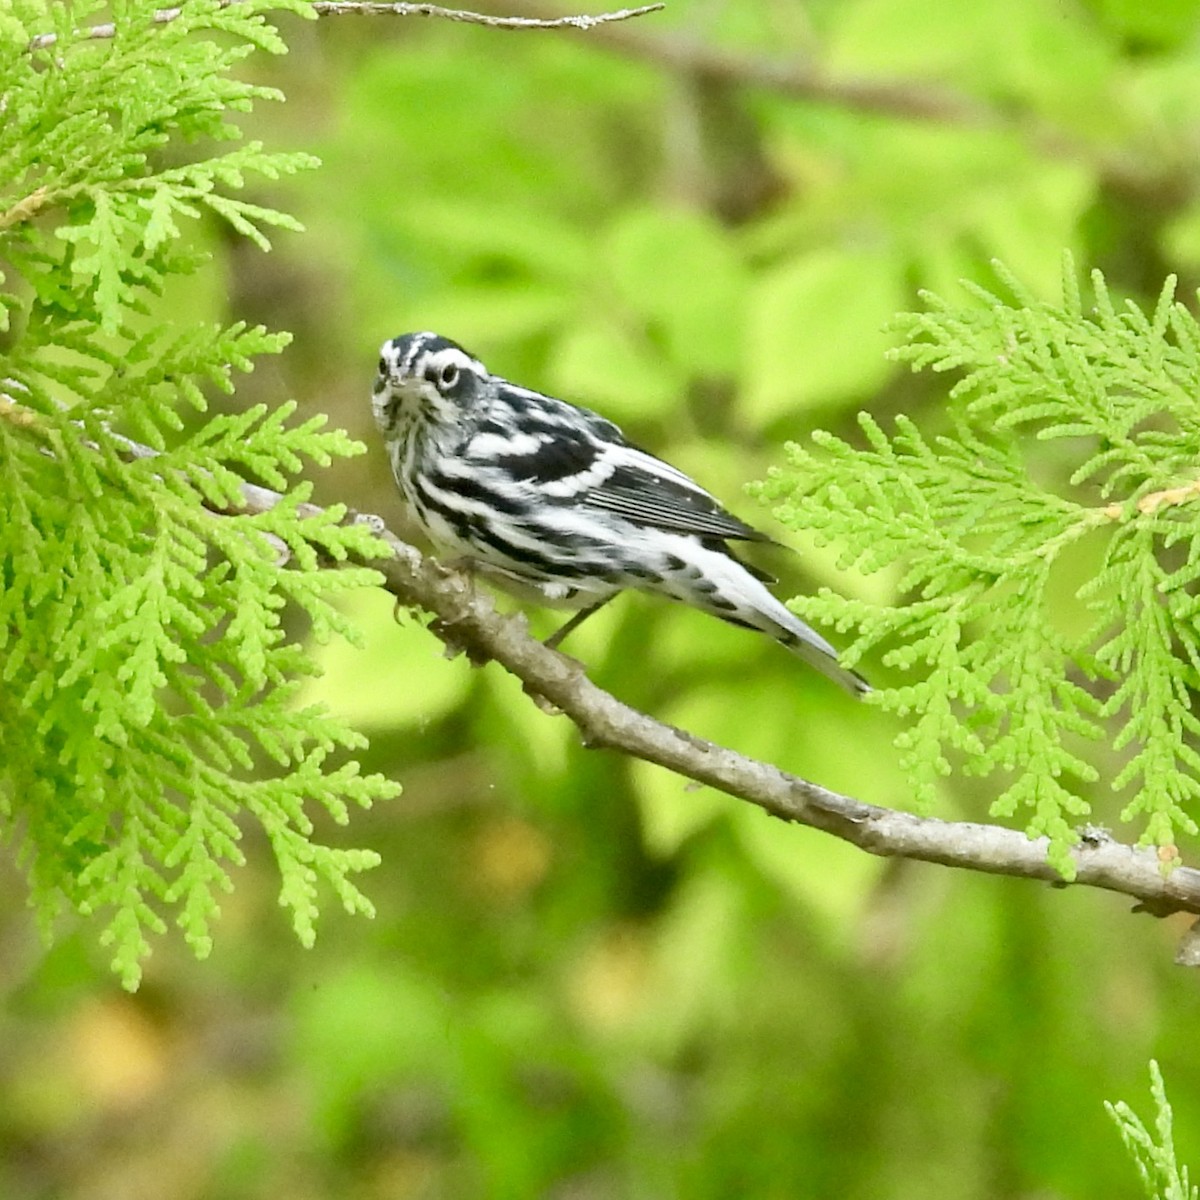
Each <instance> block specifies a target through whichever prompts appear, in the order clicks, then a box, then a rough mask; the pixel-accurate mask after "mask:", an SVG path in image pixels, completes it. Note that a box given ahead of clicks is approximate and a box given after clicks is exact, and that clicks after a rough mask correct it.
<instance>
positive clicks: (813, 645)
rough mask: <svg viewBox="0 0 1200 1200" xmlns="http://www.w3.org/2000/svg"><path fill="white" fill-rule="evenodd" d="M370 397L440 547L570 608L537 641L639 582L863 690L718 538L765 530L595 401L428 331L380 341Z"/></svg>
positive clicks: (442, 553)
mask: <svg viewBox="0 0 1200 1200" xmlns="http://www.w3.org/2000/svg"><path fill="white" fill-rule="evenodd" d="M371 407H372V412H373V415H374V418H375V422H376V424H377V426H378V428H379V430H380V432H381V433H382V435H383V439H384V442H385V445H386V448H387V452H388V458H389V461H390V464H391V468H392V474H393V476H394V477H395V480H396V484H397V486H398V487H399V489H400V493H401V496H402V498H403V500H404V502H405V505H406V507H407V509H408V512H409V515H410V516H411V518H412V519H413V521H414V522H415V524H416V526H417V527H418V528H419V529H420V530H421V532H422V533H423V534H424V535H425V536H426V537H427V538H428V540H429V542H430V543H431V545H432V546H433V547H434V550H435V552H436V554H437V555H438V556H439V557H441V558H443V559H448V560H450V561H451V562H453V563H454V564H456V565H460V566H464V567H466V568H468V569H470V570H472V571H473V572H475V573H478V574H479V575H480V576H481V577H482V578H484V579H486V580H487V581H489V582H490V583H492V584H494V585H495V586H497V587H499V588H501V589H502V590H504V591H507V592H509V593H511V594H515V595H516V596H517V597H518V598H520V599H523V600H532V601H535V602H537V603H540V604H543V605H548V606H552V607H561V608H573V609H577V610H578V611H577V612H576V613H575V615H574V616H573V617H572V618H571V619H570V620H568V621H567V622H566V624H565V625H563V626H562V628H560V629H559V630H558V631H557V632H556V633H555V634H554V635H553V636H552V637H550V638H549V639H548V640H547V643H546V644H547V645H549V646H552V647H557V646H558V645H559V643H560V642H561V641H562V640H563V639H564V638H565V637H566V636H567V634H568V633H570V632H572V631H573V630H574V629H576V628H578V626H579V625H580V623H581V622H582V621H583V620H585V619H586V618H587V617H588V616H590V615H591V614H592V613H594V612H595V611H596V610H597V609H599V608H600V607H601V606H603V605H604V604H606V603H607V602H608V601H609V600H611V599H612V598H613V597H614V596H616V595H617V594H618V593H620V592H622V591H625V590H637V591H641V592H646V593H650V594H652V595H656V596H664V597H668V598H670V599H673V600H678V601H681V602H682V603H684V604H688V605H691V606H692V607H693V608H697V609H700V610H701V611H702V612H705V613H709V614H711V615H712V616H714V617H719V618H720V619H721V620H723V621H728V622H730V623H731V624H734V625H740V626H743V627H745V628H748V629H752V630H757V631H759V632H761V633H765V634H767V635H768V636H769V637H772V638H774V639H775V640H776V641H777V642H779V643H780V644H781V645H783V646H784V647H786V648H787V649H788V650H790V651H792V652H793V653H795V654H797V655H798V656H799V657H800V658H802V659H804V660H805V661H806V662H808V663H809V664H811V665H812V666H814V667H816V668H817V670H819V671H821V672H822V673H823V674H825V675H827V676H829V677H830V678H831V679H833V680H835V681H836V682H837V683H839V684H841V685H842V686H843V687H844V688H846V689H847V690H849V691H850V692H853V693H856V694H860V695H861V694H863V693H866V692H869V691H870V690H871V688H870V685H869V684H868V683H867V682H866V680H865V679H863V678H862V676H861V675H859V674H858V673H857V672H855V671H852V670H849V669H848V668H846V667H843V666H841V665H840V664H839V663H838V660H837V652H836V651H835V650H834V648H833V647H832V646H831V645H830V644H829V642H827V641H826V640H825V639H824V638H823V637H822V636H821V635H820V634H819V633H817V632H816V631H815V630H814V629H811V628H810V627H809V626H808V625H806V624H805V623H804V622H803V621H802V620H800V618H799V617H797V616H795V615H794V614H793V613H792V612H791V611H790V610H789V609H787V608H786V607H785V606H784V605H783V604H782V603H781V601H780V600H778V599H777V598H776V597H775V596H774V595H772V593H771V592H770V591H769V590H768V589H767V586H766V585H767V584H768V583H770V582H774V581H773V580H772V579H771V577H770V576H769V575H766V574H764V573H763V572H762V571H760V570H758V569H757V568H756V567H754V566H751V565H750V564H748V563H746V562H743V561H742V559H741V558H740V557H739V556H738V554H737V553H735V552H734V550H733V549H732V547H731V546H730V544H729V543H730V542H748V543H753V542H762V543H771V542H772V540H773V539H771V538H770V537H768V536H767V535H766V534H764V533H761V532H760V531H759V530H757V529H755V528H753V527H752V526H750V525H747V524H746V523H745V522H744V521H742V520H740V519H739V518H738V517H735V516H734V515H733V514H732V513H730V512H728V511H727V510H726V509H725V508H724V507H723V506H722V505H721V504H720V503H719V502H718V501H717V500H716V499H715V498H714V497H713V496H712V495H711V494H710V493H709V492H707V491H705V489H704V488H703V487H701V486H700V484H698V483H697V482H696V481H695V480H693V479H692V478H690V477H689V476H688V475H686V474H685V473H684V472H683V471H680V470H679V469H678V468H676V467H673V466H671V465H670V464H669V463H667V462H664V461H663V460H662V459H660V458H657V457H656V456H655V455H653V454H650V453H648V452H647V451H645V450H642V449H640V448H639V447H637V446H636V445H634V444H633V443H632V442H630V441H629V440H628V439H627V438H626V437H625V435H624V434H623V433H622V432H621V430H620V428H619V427H618V426H617V425H615V424H614V423H613V422H612V421H609V420H607V419H606V418H604V417H602V416H601V415H600V414H598V413H595V412H592V411H591V410H590V409H587V408H583V407H580V406H577V405H575V404H571V403H568V402H567V401H565V400H560V399H557V398H556V397H554V396H549V395H546V394H544V393H542V392H538V391H534V390H533V389H532V388H527V387H521V386H519V385H518V384H515V383H511V382H509V381H508V380H507V379H504V378H502V377H501V376H499V375H493V374H492V373H491V372H490V371H489V370H488V368H487V367H486V366H484V364H483V363H482V362H481V361H480V360H479V359H478V358H477V357H476V356H475V355H473V354H471V353H470V352H469V351H467V350H465V349H464V348H463V347H462V346H461V345H459V344H458V343H457V342H455V341H452V340H451V339H450V338H447V337H443V336H441V335H440V334H437V333H431V332H421V333H405V334H400V335H399V336H398V337H393V338H391V339H389V340H388V341H386V342H384V343H383V346H382V347H381V349H380V356H379V366H378V372H377V374H376V377H375V382H374V387H373V389H372V398H371Z"/></svg>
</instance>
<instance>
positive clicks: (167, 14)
mask: <svg viewBox="0 0 1200 1200" xmlns="http://www.w3.org/2000/svg"><path fill="white" fill-rule="evenodd" d="M240 2H241V0H220V7H221V8H228V7H229V6H230V5H231V4H238V3H240ZM665 7H666V5H665V4H661V3H658V4H643V5H642V6H641V7H640V8H623V9H621V10H620V11H619V12H605V13H597V14H596V15H595V16H589V15H587V14H586V13H585V14H582V15H580V16H574V17H493V16H489V15H488V14H487V13H477V12H467V11H465V10H463V9H458V8H442V7H441V5H438V4H375V3H338V2H336V0H314V3H313V9H314V10H315V11H316V12H317V14H318V15H320V16H322V17H337V16H370V17H379V16H391V17H440V18H441V19H442V20H444V21H461V22H463V23H465V24H468V25H486V26H488V27H489V28H491V29H568V28H570V29H592V28H594V27H595V26H597V25H607V24H610V23H611V22H613V21H628V20H631V19H632V18H633V17H642V16H645V15H646V13H652V12H659V11H661V10H662V9H663V8H665ZM182 12H183V6H182V5H177V6H176V7H174V8H160V9H157V10H155V12H154V15H153V16H152V17H151V19H150V23H151V24H152V25H167V24H169V23H170V22H171V21H174V20H177V19H178V17H179V16H180V14H181V13H182ZM116 32H117V27H116V25H114V24H113V23H112V22H111V21H108V22H105V23H104V24H103V25H90V26H88V28H86V29H79V30H76V31H75V36H76V37H78V38H79V39H80V40H81V41H88V40H91V41H95V40H99V39H104V38H111V37H114V36H115V35H116ZM57 42H58V34H57V33H39V34H38V35H37V36H36V37H34V38H31V39H30V42H29V46H28V49H30V50H46V49H48V48H49V47H50V46H53V45H55V44H56V43H57Z"/></svg>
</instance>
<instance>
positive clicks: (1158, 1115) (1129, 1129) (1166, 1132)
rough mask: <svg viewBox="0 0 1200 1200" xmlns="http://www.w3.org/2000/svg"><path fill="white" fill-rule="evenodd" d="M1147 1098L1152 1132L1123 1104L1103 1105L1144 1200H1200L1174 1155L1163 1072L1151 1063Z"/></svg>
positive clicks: (1199, 1190)
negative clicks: (1151, 1106) (1150, 1105)
mask: <svg viewBox="0 0 1200 1200" xmlns="http://www.w3.org/2000/svg"><path fill="white" fill-rule="evenodd" d="M1150 1098H1151V1099H1152V1100H1153V1102H1154V1132H1153V1133H1152V1132H1151V1131H1150V1130H1149V1129H1147V1128H1146V1124H1145V1122H1144V1121H1143V1120H1142V1119H1141V1117H1139V1116H1138V1115H1137V1113H1135V1112H1134V1111H1133V1109H1132V1108H1130V1107H1129V1105H1128V1104H1126V1103H1125V1101H1124V1100H1118V1101H1117V1103H1116V1104H1110V1103H1109V1102H1108V1101H1107V1100H1106V1101H1105V1102H1104V1107H1105V1110H1106V1111H1107V1112H1108V1115H1109V1116H1110V1117H1112V1119H1113V1122H1114V1123H1115V1125H1116V1126H1117V1130H1118V1131H1119V1133H1120V1135H1121V1141H1122V1143H1123V1144H1124V1146H1125V1149H1126V1151H1127V1152H1128V1154H1129V1157H1130V1158H1131V1159H1133V1162H1134V1165H1135V1166H1136V1167H1137V1172H1138V1178H1139V1179H1140V1180H1141V1182H1142V1189H1143V1191H1144V1192H1145V1194H1146V1200H1200V1188H1196V1187H1194V1186H1192V1183H1191V1181H1190V1180H1189V1178H1188V1169H1187V1167H1186V1166H1180V1164H1179V1159H1178V1157H1177V1156H1176V1153H1175V1133H1174V1124H1175V1114H1174V1113H1173V1112H1172V1111H1171V1105H1170V1102H1169V1101H1168V1100H1167V1089H1166V1087H1165V1085H1164V1084H1163V1077H1162V1071H1160V1070H1159V1066H1158V1063H1157V1062H1155V1060H1154V1059H1151V1060H1150Z"/></svg>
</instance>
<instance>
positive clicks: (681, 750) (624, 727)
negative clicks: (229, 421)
mask: <svg viewBox="0 0 1200 1200" xmlns="http://www.w3.org/2000/svg"><path fill="white" fill-rule="evenodd" d="M126 444H127V447H128V452H129V454H130V457H139V458H144V457H149V456H153V455H154V454H155V453H156V452H155V451H153V450H151V449H149V448H148V447H145V446H141V445H140V444H138V443H136V442H127V443H126ZM280 500H281V496H280V494H279V493H277V492H273V491H271V490H270V489H268V488H264V487H260V486H258V485H255V484H250V483H247V484H245V485H243V487H242V502H243V507H242V509H241V510H240V511H242V512H245V513H259V512H265V511H267V510H269V509H271V508H273V507H274V506H275V505H276V504H278V503H279V501H280ZM298 511H299V513H300V515H301V517H308V516H316V515H320V514H321V513H322V510H321V509H320V508H318V507H317V506H316V505H312V504H306V505H302V506H300V508H299V510H298ZM345 520H346V521H348V522H349V521H359V522H365V523H367V524H368V526H369V527H370V528H371V529H372V530H373V531H374V532H375V533H376V534H377V535H378V536H379V537H380V539H381V540H382V541H383V542H384V543H385V544H386V545H387V547H388V549H389V550H390V552H391V554H390V557H388V558H386V559H383V560H373V561H371V562H370V563H369V565H371V566H373V567H375V568H376V569H378V570H379V571H380V572H381V573H382V575H383V577H384V586H385V587H386V589H387V590H388V591H389V592H390V593H391V594H392V595H394V596H395V597H396V598H397V599H398V600H399V601H400V602H401V603H403V604H405V605H409V606H412V607H414V608H419V609H422V610H424V611H425V612H428V613H431V614H432V615H433V617H434V621H433V622H432V624H431V627H430V628H431V631H432V632H433V633H434V635H435V636H437V637H438V638H440V639H441V640H442V641H443V642H444V643H445V644H446V645H447V646H448V647H449V648H451V649H452V650H454V651H456V652H465V653H466V654H467V656H468V657H469V658H470V660H471V662H472V663H474V664H475V665H482V664H484V663H487V662H495V663H498V664H499V665H500V666H502V667H504V668H505V670H507V671H509V672H510V673H511V674H513V675H515V676H516V677H517V678H518V679H520V680H521V683H522V685H523V686H524V689H525V691H526V692H527V693H528V694H529V695H530V696H532V697H533V698H534V699H535V700H540V701H543V702H548V703H549V704H550V705H552V706H553V707H554V708H556V709H557V710H558V711H559V712H560V713H562V714H563V715H565V716H566V717H568V718H569V719H570V720H571V721H572V722H573V723H574V724H575V726H576V727H577V728H578V729H579V732H580V735H581V737H582V739H583V743H584V745H586V746H587V747H589V748H593V749H611V750H617V751H620V752H621V753H624V754H628V755H631V756H632V757H635V758H640V759H642V760H644V761H645V762H650V763H655V764H657V765H658V766H661V767H665V768H667V770H670V771H674V772H675V773H676V774H678V775H681V776H684V777H686V778H688V779H692V780H695V781H696V782H697V783H702V784H707V785H708V786H710V787H714V788H716V789H717V790H719V791H722V792H725V793H726V794H727V795H730V796H733V797H735V798H737V799H740V800H745V801H747V802H749V803H751V804H755V805H757V806H758V807H759V808H761V809H763V810H764V811H765V812H767V813H770V814H771V815H772V816H775V817H779V818H780V819H782V820H784V821H795V822H798V823H799V824H803V825H809V826H812V827H813V828H815V829H820V830H823V831H824V832H826V833H829V834H832V835H833V836H835V837H838V838H841V839H842V840H844V841H847V842H850V843H852V844H853V845H855V846H858V847H859V848H860V849H862V850H865V851H867V852H868V853H870V854H875V855H879V856H882V857H896V858H909V859H915V860H918V861H921V862H932V863H941V864H942V865H944V866H950V867H959V868H962V869H966V870H972V871H981V872H984V873H987V874H993V875H1008V876H1013V877H1017V878H1025V879H1039V880H1042V881H1043V882H1046V883H1050V884H1054V885H1056V886H1062V887H1065V886H1070V885H1067V884H1066V883H1065V882H1064V881H1063V879H1062V878H1061V877H1060V876H1059V875H1058V873H1057V872H1056V871H1055V870H1054V869H1053V868H1052V867H1050V866H1049V864H1048V863H1047V862H1046V849H1047V843H1046V840H1045V839H1044V838H1041V839H1037V840H1031V839H1030V838H1028V837H1026V836H1025V835H1024V834H1023V833H1020V832H1019V831H1017V830H1013V829H1006V828H1003V827H1001V826H996V825H984V824H976V823H971V822H964V821H941V820H937V819H934V818H930V817H919V816H914V815H913V814H911V813H905V812H899V811H896V810H894V809H889V808H883V807H881V806H878V805H874V804H865V803H863V802H862V801H859V800H855V799H853V798H851V797H849V796H843V795H840V794H839V793H837V792H832V791H829V790H828V789H826V788H823V787H821V786H820V785H819V784H815V783H811V782H810V781H808V780H806V779H801V778H799V777H798V776H795V775H790V774H788V773H787V772H785V771H781V770H779V768H778V767H775V766H773V765H771V764H770V763H766V762H760V761H758V760H756V759H752V758H749V757H747V756H746V755H743V754H739V753H738V752H737V751H734V750H730V749H728V748H726V747H724V746H720V745H717V744H716V743H714V742H710V741H706V740H704V739H702V738H698V737H695V736H693V735H692V734H690V733H687V732H686V731H684V730H681V729H677V728H675V727H674V726H671V725H667V724H664V723H663V722H661V721H657V720H655V719H654V718H652V717H649V716H647V715H645V714H644V713H640V712H638V711H637V710H635V709H633V708H630V707H629V706H628V705H626V704H623V703H622V702H621V701H620V700H617V699H616V698H615V697H614V696H612V695H610V694H609V693H608V692H605V691H603V690H602V689H601V688H598V687H597V686H596V685H595V684H594V683H592V682H591V680H590V679H588V677H587V675H586V674H585V673H584V669H583V666H582V665H581V664H580V663H579V662H577V661H576V660H574V659H572V658H569V657H568V656H566V655H564V654H561V653H559V652H558V651H556V650H551V649H549V648H548V647H546V646H544V645H543V644H542V643H541V642H539V641H538V640H537V639H535V638H534V637H532V636H531V635H530V633H529V630H528V627H527V624H526V621H525V618H524V616H522V615H520V614H518V615H515V616H506V615H503V614H500V613H498V612H496V610H495V608H494V605H493V603H492V600H491V598H490V596H487V595H485V594H482V593H480V592H477V591H476V589H475V587H474V584H473V583H472V581H471V580H470V579H469V578H468V577H467V576H465V575H463V574H461V573H459V572H457V571H451V570H449V569H447V568H445V567H443V566H441V565H440V564H438V563H437V562H435V561H434V560H432V559H428V558H425V557H423V556H422V555H421V554H420V553H419V552H418V551H417V550H416V549H414V548H413V547H412V546H410V545H408V544H407V543H406V542H404V541H402V540H401V539H400V538H398V537H397V536H396V535H395V534H393V533H392V532H391V531H390V530H388V529H387V528H386V526H385V525H384V523H383V521H382V520H381V519H380V518H379V517H374V516H361V515H357V514H353V513H352V514H348V515H347V516H346V518H345ZM1072 857H1073V858H1074V861H1075V864H1076V869H1077V875H1076V878H1075V880H1074V884H1076V885H1082V886H1086V887H1095V888H1102V889H1106V890H1108V891H1113V892H1119V893H1121V894H1123V895H1126V896H1130V897H1132V898H1134V899H1135V900H1137V901H1138V904H1137V905H1136V906H1135V909H1136V910H1137V911H1145V912H1151V913H1153V914H1155V915H1156V916H1166V915H1169V914H1171V913H1174V912H1188V913H1194V914H1197V915H1200V870H1196V869H1193V868H1190V867H1178V868H1176V869H1174V870H1172V871H1170V873H1169V874H1165V875H1164V873H1163V864H1162V861H1161V860H1160V857H1159V855H1158V853H1157V852H1156V851H1155V850H1153V849H1148V848H1138V847H1134V846H1129V845H1125V844H1123V843H1121V842H1118V841H1115V840H1114V839H1112V838H1111V837H1109V836H1108V835H1107V834H1106V833H1103V832H1095V831H1088V832H1086V833H1085V835H1084V837H1083V840H1082V841H1081V842H1080V844H1079V845H1078V846H1077V847H1075V849H1074V850H1073V851H1072Z"/></svg>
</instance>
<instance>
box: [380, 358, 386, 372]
mask: <svg viewBox="0 0 1200 1200" xmlns="http://www.w3.org/2000/svg"><path fill="white" fill-rule="evenodd" d="M379 373H380V375H386V374H387V373H388V365H387V359H386V358H381V359H380V360H379Z"/></svg>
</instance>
